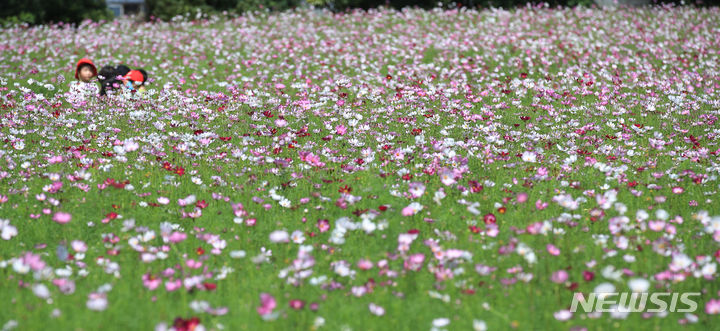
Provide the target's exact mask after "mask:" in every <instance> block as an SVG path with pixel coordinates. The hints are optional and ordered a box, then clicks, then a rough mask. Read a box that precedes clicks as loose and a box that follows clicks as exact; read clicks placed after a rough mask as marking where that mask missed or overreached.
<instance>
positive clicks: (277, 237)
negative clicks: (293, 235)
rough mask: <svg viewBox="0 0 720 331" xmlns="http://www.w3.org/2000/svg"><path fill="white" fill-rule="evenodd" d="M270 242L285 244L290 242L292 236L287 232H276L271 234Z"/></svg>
mask: <svg viewBox="0 0 720 331" xmlns="http://www.w3.org/2000/svg"><path fill="white" fill-rule="evenodd" d="M270 241H272V242H274V243H284V242H288V241H290V236H289V235H288V233H287V231H285V230H276V231H273V232H271V233H270Z"/></svg>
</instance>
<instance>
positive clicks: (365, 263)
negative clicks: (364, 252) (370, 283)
mask: <svg viewBox="0 0 720 331" xmlns="http://www.w3.org/2000/svg"><path fill="white" fill-rule="evenodd" d="M357 266H358V268H360V269H361V270H369V269H372V267H373V263H372V262H371V261H370V260H366V259H360V261H358V263H357Z"/></svg>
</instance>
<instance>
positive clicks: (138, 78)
mask: <svg viewBox="0 0 720 331" xmlns="http://www.w3.org/2000/svg"><path fill="white" fill-rule="evenodd" d="M141 70H142V71H141ZM143 71H145V70H143V69H140V70H130V72H128V73H127V75H125V87H126V88H127V89H128V90H130V91H137V92H138V93H143V92H145V86H144V85H145V80H146V77H147V73H145V74H143Z"/></svg>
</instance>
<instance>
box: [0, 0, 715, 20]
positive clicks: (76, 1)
mask: <svg viewBox="0 0 720 331" xmlns="http://www.w3.org/2000/svg"><path fill="white" fill-rule="evenodd" d="M649 1H650V3H652V4H674V5H696V6H704V5H717V2H718V1H716V0H649ZM2 2H3V4H2V5H1V6H0V24H2V25H8V24H15V23H29V24H42V23H57V22H66V23H78V22H80V21H82V20H85V19H91V20H94V21H99V20H103V19H111V18H112V17H113V16H112V13H111V12H110V11H109V10H108V9H107V5H106V3H105V0H2ZM540 3H547V4H548V5H549V6H550V7H557V6H566V7H571V6H593V5H594V3H595V1H594V0H545V1H537V0H535V1H533V0H456V1H450V0H146V2H145V5H146V8H147V11H146V13H145V15H144V17H143V18H145V19H148V18H151V17H152V18H157V19H161V20H170V19H172V18H174V17H177V16H186V15H187V16H189V17H195V15H196V14H197V13H198V11H200V12H202V13H205V14H212V13H221V12H225V13H228V14H241V13H243V12H248V11H281V10H288V9H294V8H303V7H310V6H314V7H315V8H328V9H330V10H332V11H336V12H338V11H346V10H352V9H370V8H376V7H380V6H385V7H390V8H396V9H400V8H404V7H417V8H426V9H427V8H434V7H444V8H454V7H468V8H489V7H499V8H513V7H518V6H526V5H527V4H533V5H537V4H540Z"/></svg>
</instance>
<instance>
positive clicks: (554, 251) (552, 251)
mask: <svg viewBox="0 0 720 331" xmlns="http://www.w3.org/2000/svg"><path fill="white" fill-rule="evenodd" d="M545 248H546V249H547V251H548V253H550V255H554V256H558V255H560V249H559V248H557V247H555V245H553V244H547V246H545Z"/></svg>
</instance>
